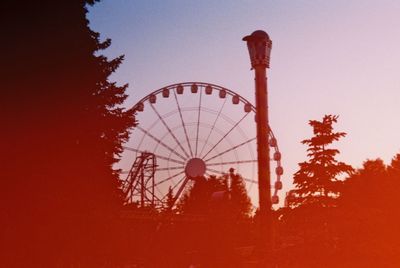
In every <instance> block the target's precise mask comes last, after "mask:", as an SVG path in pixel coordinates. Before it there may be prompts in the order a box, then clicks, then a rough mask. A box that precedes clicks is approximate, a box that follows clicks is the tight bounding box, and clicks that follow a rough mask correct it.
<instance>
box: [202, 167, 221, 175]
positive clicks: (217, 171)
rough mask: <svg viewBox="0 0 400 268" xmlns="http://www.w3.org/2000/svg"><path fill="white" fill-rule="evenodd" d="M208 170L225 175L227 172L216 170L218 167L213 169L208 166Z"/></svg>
mask: <svg viewBox="0 0 400 268" xmlns="http://www.w3.org/2000/svg"><path fill="white" fill-rule="evenodd" d="M206 170H207V171H211V172H213V173H218V174H220V175H225V174H226V173H225V172H222V171H219V170H216V169H212V168H208V167H207V168H206Z"/></svg>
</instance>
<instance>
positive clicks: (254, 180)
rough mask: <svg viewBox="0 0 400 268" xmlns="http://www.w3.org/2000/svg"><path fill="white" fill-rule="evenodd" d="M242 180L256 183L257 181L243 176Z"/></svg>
mask: <svg viewBox="0 0 400 268" xmlns="http://www.w3.org/2000/svg"><path fill="white" fill-rule="evenodd" d="M243 180H245V181H247V182H251V183H257V184H258V181H256V180H250V179H246V178H243Z"/></svg>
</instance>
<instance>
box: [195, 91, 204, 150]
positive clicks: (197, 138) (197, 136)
mask: <svg viewBox="0 0 400 268" xmlns="http://www.w3.org/2000/svg"><path fill="white" fill-rule="evenodd" d="M201 92H203V91H202V90H200V94H199V95H200V97H199V107H198V108H199V109H198V112H197V132H196V152H195V154H194V155H195V157H197V148H198V145H199V129H200V112H201V95H202V94H201Z"/></svg>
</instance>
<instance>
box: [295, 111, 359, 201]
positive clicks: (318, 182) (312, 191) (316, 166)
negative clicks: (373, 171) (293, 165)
mask: <svg viewBox="0 0 400 268" xmlns="http://www.w3.org/2000/svg"><path fill="white" fill-rule="evenodd" d="M337 118H338V116H333V115H325V116H324V118H323V119H322V121H317V120H310V122H309V125H310V126H311V127H312V128H313V132H314V136H313V137H312V138H311V139H306V140H303V141H302V143H303V144H306V145H307V146H308V147H309V148H308V149H307V152H308V154H307V156H308V157H309V160H308V161H305V162H302V163H300V164H299V166H300V169H299V171H297V172H296V173H295V174H294V178H293V180H294V184H295V187H296V188H295V190H293V191H292V192H291V194H292V196H291V199H289V205H290V206H291V207H296V206H300V205H307V204H319V205H321V206H324V207H329V206H332V205H333V204H334V200H335V199H336V198H337V196H338V194H339V188H340V184H341V182H340V181H339V180H338V176H339V175H341V174H350V173H351V172H352V171H353V168H352V167H351V166H349V165H347V164H345V163H343V162H338V161H337V160H336V159H335V156H336V155H337V154H338V153H339V150H337V149H333V148H329V145H330V144H332V143H333V142H334V141H338V140H339V139H340V138H342V137H344V136H346V133H344V132H334V131H333V126H332V125H333V123H336V122H337Z"/></svg>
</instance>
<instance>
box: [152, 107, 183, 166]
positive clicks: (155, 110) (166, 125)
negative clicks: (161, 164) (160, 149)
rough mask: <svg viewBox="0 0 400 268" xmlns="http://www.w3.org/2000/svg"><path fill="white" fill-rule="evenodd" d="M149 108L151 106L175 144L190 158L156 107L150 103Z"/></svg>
mask: <svg viewBox="0 0 400 268" xmlns="http://www.w3.org/2000/svg"><path fill="white" fill-rule="evenodd" d="M150 106H151V108H153V111H154V112H155V113H156V114H157V116H158V118H159V119H160V120H161V122H162V123H163V125H164V126H165V128H166V129H167V130H168V132H169V134H170V135H171V136H172V137H173V138H174V140H175V142H176V144H178V146H179V147H180V148H181V150H182V152H183V153H184V154H185V155H186V157H187V158H190V156H189V154H188V153H187V152H186V150H185V149H184V148H183V146H182V144H181V143H180V142H179V140H178V138H177V137H176V136H175V134H174V133H173V132H172V130H171V129H170V127H169V126H168V124H167V123H166V122H165V120H164V118H163V117H162V116H161V115H160V113H159V112H158V111H157V109H156V107H155V106H154V105H153V104H152V103H151V105H150Z"/></svg>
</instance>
